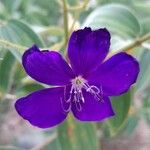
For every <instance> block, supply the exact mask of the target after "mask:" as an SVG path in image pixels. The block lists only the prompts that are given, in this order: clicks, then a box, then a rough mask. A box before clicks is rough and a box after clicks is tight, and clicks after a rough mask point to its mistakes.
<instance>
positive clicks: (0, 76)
mask: <svg viewBox="0 0 150 150" xmlns="http://www.w3.org/2000/svg"><path fill="white" fill-rule="evenodd" d="M14 64H15V58H14V56H13V55H12V54H11V53H10V52H7V53H6V55H5V57H4V58H3V60H2V62H1V63H0V93H1V94H0V95H1V97H3V94H4V93H6V92H7V91H8V90H9V87H10V84H11V81H12V77H13V75H14V71H15V70H14V67H15V66H14Z"/></svg>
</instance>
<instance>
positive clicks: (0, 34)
mask: <svg viewBox="0 0 150 150" xmlns="http://www.w3.org/2000/svg"><path fill="white" fill-rule="evenodd" d="M0 39H2V40H6V41H9V42H12V43H15V44H19V45H23V46H28V47H30V46H31V45H33V44H37V45H38V46H40V47H43V43H42V41H41V39H40V38H39V37H38V36H37V35H36V33H35V32H33V30H32V29H31V28H30V27H29V26H28V25H26V24H24V23H23V22H21V21H18V20H10V21H9V22H8V23H6V24H5V25H2V26H0ZM8 50H10V52H12V54H13V55H14V56H15V57H16V58H17V59H18V60H19V61H21V56H22V53H23V51H21V50H19V49H16V48H9V49H8Z"/></svg>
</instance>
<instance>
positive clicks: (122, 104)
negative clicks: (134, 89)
mask: <svg viewBox="0 0 150 150" xmlns="http://www.w3.org/2000/svg"><path fill="white" fill-rule="evenodd" d="M111 99H112V105H113V108H114V111H115V113H116V115H115V116H114V117H113V118H110V119H109V120H108V121H107V122H106V123H104V124H106V125H107V126H108V127H107V128H108V130H109V131H110V136H114V135H116V134H117V133H118V132H119V131H120V130H121V129H122V127H123V125H124V123H125V121H126V120H127V116H128V112H129V108H130V103H131V91H129V92H127V93H125V94H123V95H121V96H118V97H112V98H111Z"/></svg>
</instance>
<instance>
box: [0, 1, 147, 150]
mask: <svg viewBox="0 0 150 150" xmlns="http://www.w3.org/2000/svg"><path fill="white" fill-rule="evenodd" d="M65 2H66V3H65ZM64 4H66V8H67V11H64V8H65V7H64ZM64 12H67V14H65V13H64ZM65 15H67V22H68V24H67V25H68V27H67V26H66V20H65ZM64 21H65V22H64ZM84 26H90V27H92V28H93V29H96V28H100V27H106V28H108V29H109V30H110V32H111V34H112V38H111V52H110V54H111V55H112V54H114V53H116V52H119V51H122V50H124V51H126V52H128V53H130V54H132V55H134V56H135V57H136V58H137V59H138V60H139V62H140V68H141V71H140V75H139V77H138V80H137V83H136V84H135V85H134V86H133V87H132V88H131V89H130V91H128V93H126V94H124V95H121V96H119V97H112V98H111V99H112V104H113V106H114V109H115V112H116V116H115V117H114V118H111V119H109V120H107V121H105V122H100V123H97V124H96V123H95V124H94V123H81V122H78V121H76V120H74V119H73V118H72V116H71V115H70V116H69V118H68V119H67V120H66V121H65V122H64V123H63V124H61V125H60V126H58V127H56V128H51V129H47V130H41V129H37V128H34V127H32V126H31V125H29V124H28V123H27V122H25V121H24V120H22V119H21V118H20V117H19V116H18V115H17V114H16V112H15V110H14V106H13V105H14V102H15V100H16V99H17V98H18V97H21V96H24V95H27V94H29V93H30V92H32V91H35V90H38V89H42V88H43V87H45V85H43V84H39V83H37V82H35V81H34V80H32V79H31V78H29V77H28V76H27V75H26V74H25V72H24V70H23V68H22V66H21V55H22V53H23V52H24V51H25V49H26V48H27V47H30V46H31V45H33V44H37V45H38V46H40V47H41V48H43V49H44V48H45V47H46V49H51V50H56V51H60V52H61V53H62V54H65V51H66V41H67V40H68V36H69V35H70V34H71V32H72V31H73V30H75V29H79V28H83V27H84ZM66 27H67V28H66ZM66 29H67V30H68V35H67V34H66V31H67V30H66ZM143 36H144V37H145V36H146V37H147V38H146V39H144V40H142V41H141V39H142V37H143ZM149 38H150V1H149V0H142V1H141V0H42V1H41V0H0V150H10V149H11V150H29V149H31V150H85V149H86V150H102V149H103V150H124V149H126V148H128V149H129V150H130V149H132V150H134V149H135V150H149V148H148V147H150V143H149V142H148V141H146V139H147V138H150V128H149V126H150V94H149V92H150V65H149V62H150V43H149V42H148V39H149ZM141 124H142V125H141ZM144 130H145V132H146V133H147V135H146V136H145V135H143V134H144V133H145V132H144ZM141 132H142V133H141ZM118 140H119V141H118ZM132 140H134V141H132ZM129 142H130V143H129ZM132 142H133V143H134V144H133V143H132ZM142 142H143V143H144V144H143V143H142ZM124 144H125V145H124ZM143 147H144V148H145V149H143Z"/></svg>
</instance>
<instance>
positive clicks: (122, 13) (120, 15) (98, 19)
mask: <svg viewBox="0 0 150 150" xmlns="http://www.w3.org/2000/svg"><path fill="white" fill-rule="evenodd" d="M83 26H91V27H93V28H100V27H103V28H104V27H105V28H107V29H108V30H110V31H112V33H115V34H116V35H120V36H121V37H128V38H129V37H137V36H138V35H139V33H140V25H139V22H138V20H137V18H136V17H135V15H134V14H133V13H132V11H131V10H130V9H129V8H128V7H126V6H123V5H118V4H109V5H104V6H102V7H101V6H100V7H98V8H97V9H95V10H94V11H93V12H91V14H90V15H89V16H88V17H87V19H86V21H85V22H84V24H83Z"/></svg>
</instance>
